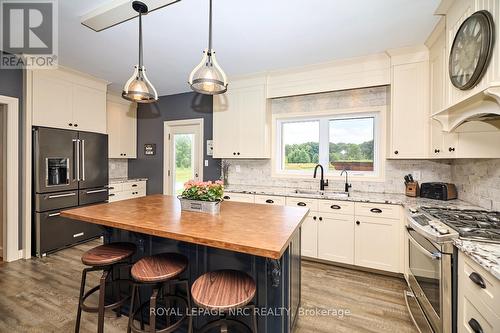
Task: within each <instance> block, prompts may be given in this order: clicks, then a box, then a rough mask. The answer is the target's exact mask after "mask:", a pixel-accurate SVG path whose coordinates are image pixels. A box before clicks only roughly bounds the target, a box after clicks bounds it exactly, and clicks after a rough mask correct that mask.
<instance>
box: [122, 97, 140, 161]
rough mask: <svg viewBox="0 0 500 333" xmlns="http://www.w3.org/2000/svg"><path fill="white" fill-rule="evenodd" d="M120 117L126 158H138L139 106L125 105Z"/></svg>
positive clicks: (133, 104)
mask: <svg viewBox="0 0 500 333" xmlns="http://www.w3.org/2000/svg"><path fill="white" fill-rule="evenodd" d="M120 115H121V119H120V143H121V145H120V148H121V151H122V153H123V155H124V156H125V157H126V158H137V105H136V104H135V103H129V104H128V105H125V106H124V107H123V108H122V113H121V114H120Z"/></svg>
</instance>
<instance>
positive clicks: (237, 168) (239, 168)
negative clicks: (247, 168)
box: [234, 165, 241, 173]
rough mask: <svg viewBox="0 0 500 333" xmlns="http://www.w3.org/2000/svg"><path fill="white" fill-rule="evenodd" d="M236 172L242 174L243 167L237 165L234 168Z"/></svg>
mask: <svg viewBox="0 0 500 333" xmlns="http://www.w3.org/2000/svg"><path fill="white" fill-rule="evenodd" d="M234 170H235V171H236V172H237V173H240V172H241V167H240V166H239V165H235V166H234Z"/></svg>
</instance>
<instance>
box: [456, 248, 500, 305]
mask: <svg viewBox="0 0 500 333" xmlns="http://www.w3.org/2000/svg"><path fill="white" fill-rule="evenodd" d="M458 276H459V288H463V292H464V294H465V295H469V294H473V295H474V297H475V298H477V299H478V300H479V301H481V302H483V303H484V304H485V305H486V306H488V307H489V308H490V309H492V310H494V309H500V281H498V279H497V278H495V277H494V276H493V275H492V274H491V273H490V272H488V271H486V270H485V269H484V268H482V267H481V266H479V265H478V264H476V263H475V262H474V261H473V260H472V259H470V258H468V257H467V256H466V255H465V254H463V253H462V252H459V261H458ZM474 281H476V282H474ZM483 287H484V288H483ZM499 314H500V313H499Z"/></svg>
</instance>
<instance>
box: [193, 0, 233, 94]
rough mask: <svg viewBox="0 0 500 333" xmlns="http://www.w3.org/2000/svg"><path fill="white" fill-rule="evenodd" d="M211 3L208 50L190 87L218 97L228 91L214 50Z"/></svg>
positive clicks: (194, 70)
mask: <svg viewBox="0 0 500 333" xmlns="http://www.w3.org/2000/svg"><path fill="white" fill-rule="evenodd" d="M209 1H210V9H209V19H208V20H209V21H208V22H209V23H208V48H207V49H205V50H204V51H203V58H202V59H201V62H200V63H199V64H198V66H196V67H195V68H194V69H193V71H192V72H191V75H189V85H190V86H191V89H193V90H194V91H196V92H199V93H201V94H205V95H217V94H223V93H225V92H226V91H227V77H226V74H225V73H224V71H223V70H222V68H220V66H219V64H218V63H217V59H216V58H215V51H214V50H213V49H212V0H209Z"/></svg>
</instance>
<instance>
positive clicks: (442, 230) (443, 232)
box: [436, 227, 450, 235]
mask: <svg viewBox="0 0 500 333" xmlns="http://www.w3.org/2000/svg"><path fill="white" fill-rule="evenodd" d="M436 230H437V231H438V232H439V234H440V235H447V234H449V233H450V230H449V229H448V228H445V227H438V228H436Z"/></svg>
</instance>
